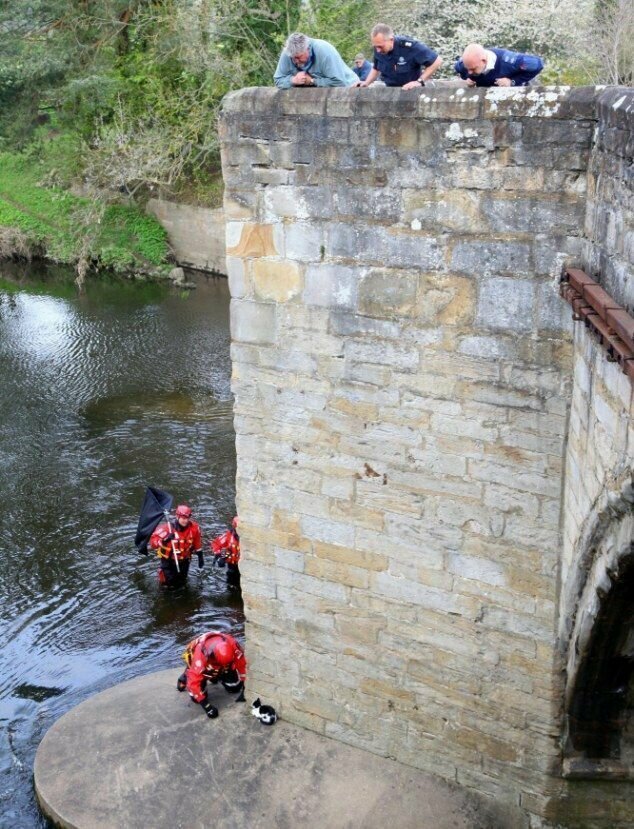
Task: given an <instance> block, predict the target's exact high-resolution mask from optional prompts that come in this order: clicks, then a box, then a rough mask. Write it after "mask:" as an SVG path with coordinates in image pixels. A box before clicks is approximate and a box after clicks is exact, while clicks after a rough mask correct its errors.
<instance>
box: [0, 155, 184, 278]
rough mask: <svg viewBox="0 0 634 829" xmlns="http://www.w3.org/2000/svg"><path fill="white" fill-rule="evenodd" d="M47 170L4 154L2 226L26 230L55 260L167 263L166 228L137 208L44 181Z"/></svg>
mask: <svg viewBox="0 0 634 829" xmlns="http://www.w3.org/2000/svg"><path fill="white" fill-rule="evenodd" d="M41 172H42V170H41V168H40V167H39V166H38V164H37V163H36V162H34V161H33V159H32V158H29V156H28V155H25V154H21V155H18V154H10V153H2V154H0V226H4V227H17V228H19V229H20V230H22V231H24V233H25V234H26V236H27V238H28V240H29V242H30V244H31V246H32V248H33V249H35V250H38V251H43V252H45V254H46V255H47V256H48V257H49V258H50V259H52V260H54V261H57V262H64V263H69V264H77V263H78V262H80V261H81V260H82V259H87V260H88V261H89V262H92V263H93V264H95V265H96V266H97V267H101V268H112V269H114V270H116V271H120V272H124V271H128V270H138V269H142V270H147V269H148V268H155V267H157V266H160V265H162V264H164V263H165V262H166V257H167V253H168V245H167V238H166V234H165V231H164V230H163V228H162V227H161V225H160V224H159V223H158V222H157V221H156V220H155V219H154V218H152V217H150V216H146V215H145V214H143V213H141V212H140V211H139V209H138V208H136V207H127V206H122V205H106V204H105V203H100V202H99V201H94V200H90V199H87V198H81V197H78V196H73V195H71V194H70V193H69V192H68V191H65V190H62V189H60V188H59V187H54V186H51V187H42V186H40V185H39V183H38V181H39V177H40V175H41Z"/></svg>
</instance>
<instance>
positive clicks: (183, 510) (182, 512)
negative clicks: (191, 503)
mask: <svg viewBox="0 0 634 829" xmlns="http://www.w3.org/2000/svg"><path fill="white" fill-rule="evenodd" d="M176 517H177V518H191V517H192V511H191V507H188V506H187V504H180V505H179V506H178V507H176Z"/></svg>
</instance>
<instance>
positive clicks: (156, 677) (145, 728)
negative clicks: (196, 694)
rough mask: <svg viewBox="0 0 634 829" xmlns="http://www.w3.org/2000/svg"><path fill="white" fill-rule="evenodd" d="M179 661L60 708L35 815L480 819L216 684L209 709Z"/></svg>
mask: <svg viewBox="0 0 634 829" xmlns="http://www.w3.org/2000/svg"><path fill="white" fill-rule="evenodd" d="M178 673H179V671H178V669H173V670H169V671H162V672H160V673H156V674H150V675H149V676H144V677H140V678H138V679H135V680H132V681H130V682H125V683H123V684H121V685H117V686H115V687H114V688H110V689H109V690H107V691H103V692H102V693H100V694H97V695H96V696H94V697H92V698H91V699H89V700H87V701H86V702H84V703H82V704H81V705H78V706H77V707H76V708H74V709H73V710H71V711H69V712H68V713H67V714H65V715H64V716H63V717H61V718H60V719H59V720H58V721H57V722H56V723H55V724H54V725H53V726H52V728H51V729H50V730H49V731H48V732H47V734H46V735H45V737H44V739H43V740H42V742H41V744H40V746H39V748H38V751H37V755H36V758H35V789H36V793H37V796H38V800H39V802H40V805H41V807H42V810H43V812H44V814H45V815H46V816H47V817H48V818H49V819H51V820H52V821H54V822H55V823H57V824H58V825H60V826H62V827H72V829H176V827H187V829H203V828H206V827H211V826H213V827H214V829H225V827H226V828H227V829H229V827H232V829H236V827H237V829H241V828H242V827H248V829H287V828H288V829H296V827H302V829H305V828H306V827H308V828H309V829H339V827H341V829H343V827H346V829H356V828H357V827H358V828H359V829H361V828H363V829H374V827H377V829H378V827H382V829H384V827H385V826H390V825H392V826H397V827H399V829H409V827H411V829H427V828H428V827H429V829H480V828H481V827H486V828H487V829H491V827H492V823H491V821H490V818H487V817H486V816H485V815H479V813H478V809H477V805H476V803H475V802H472V801H471V800H470V799H469V798H468V797H467V795H466V794H465V793H464V792H462V791H459V790H453V789H452V788H451V787H449V786H448V785H446V784H445V783H443V782H442V781H439V780H436V779H435V778H433V777H431V776H430V775H427V774H424V773H423V772H419V771H417V770H416V769H412V768H409V767H407V766H403V765H401V764H399V763H396V762H394V761H392V760H387V759H384V758H381V757H377V756H375V755H373V754H369V753H367V752H365V751H362V750H360V749H357V748H352V747H351V746H346V745H344V744H343V743H338V742H336V741H334V740H330V739H328V738H326V737H322V736H321V735H319V734H314V733H312V732H310V731H306V730H304V729H303V728H299V727H297V726H293V725H290V724H289V723H286V722H283V721H278V722H277V724H276V725H274V726H272V727H267V726H263V725H262V724H261V723H260V722H258V720H256V719H255V717H252V716H251V705H250V702H249V703H247V704H239V703H235V702H234V698H233V697H230V696H228V695H227V694H225V692H224V690H223V689H222V688H216V687H212V689H211V693H210V697H211V699H212V700H213V702H214V704H216V705H217V707H218V708H219V709H220V716H219V717H218V718H217V719H215V720H208V719H207V717H206V716H205V715H204V714H203V712H202V711H201V709H200V707H199V706H197V705H195V704H194V703H192V702H191V701H190V700H189V699H188V697H187V696H186V695H185V694H179V693H178V692H177V691H176V687H175V686H176V677H177V676H178Z"/></svg>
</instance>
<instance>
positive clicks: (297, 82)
mask: <svg viewBox="0 0 634 829" xmlns="http://www.w3.org/2000/svg"><path fill="white" fill-rule="evenodd" d="M291 83H292V84H293V86H313V85H314V84H313V79H312V76H311V75H309V74H308V72H298V73H297V74H296V75H294V76H293V79H292V81H291Z"/></svg>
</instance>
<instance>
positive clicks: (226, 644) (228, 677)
mask: <svg viewBox="0 0 634 829" xmlns="http://www.w3.org/2000/svg"><path fill="white" fill-rule="evenodd" d="M183 659H184V660H185V663H186V665H187V668H186V670H185V672H184V673H182V674H181V675H180V676H179V677H178V680H177V682H176V687H177V689H178V690H179V691H185V690H187V691H188V692H189V696H190V697H191V698H192V699H193V700H194V702H197V703H198V704H199V705H202V707H203V709H204V711H205V714H207V716H208V717H209V718H210V719H213V718H214V717H217V716H218V709H217V708H216V707H215V706H214V705H212V704H211V703H210V702H209V699H208V697H207V690H206V687H207V683H208V682H211V683H212V684H213V685H215V684H216V683H217V682H220V683H221V684H222V685H223V686H224V689H225V691H227V693H229V694H238V697H237V698H236V702H244V680H245V679H246V676H247V662H246V659H245V658H244V652H243V651H242V648H241V647H240V645H239V644H238V643H237V642H236V640H235V639H234V638H233V636H230V635H229V634H228V633H217V632H214V631H210V632H209V633H203V635H202V636H199V637H198V638H197V639H193V640H192V641H191V642H190V643H189V645H187V648H186V650H185V653H184V654H183Z"/></svg>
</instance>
